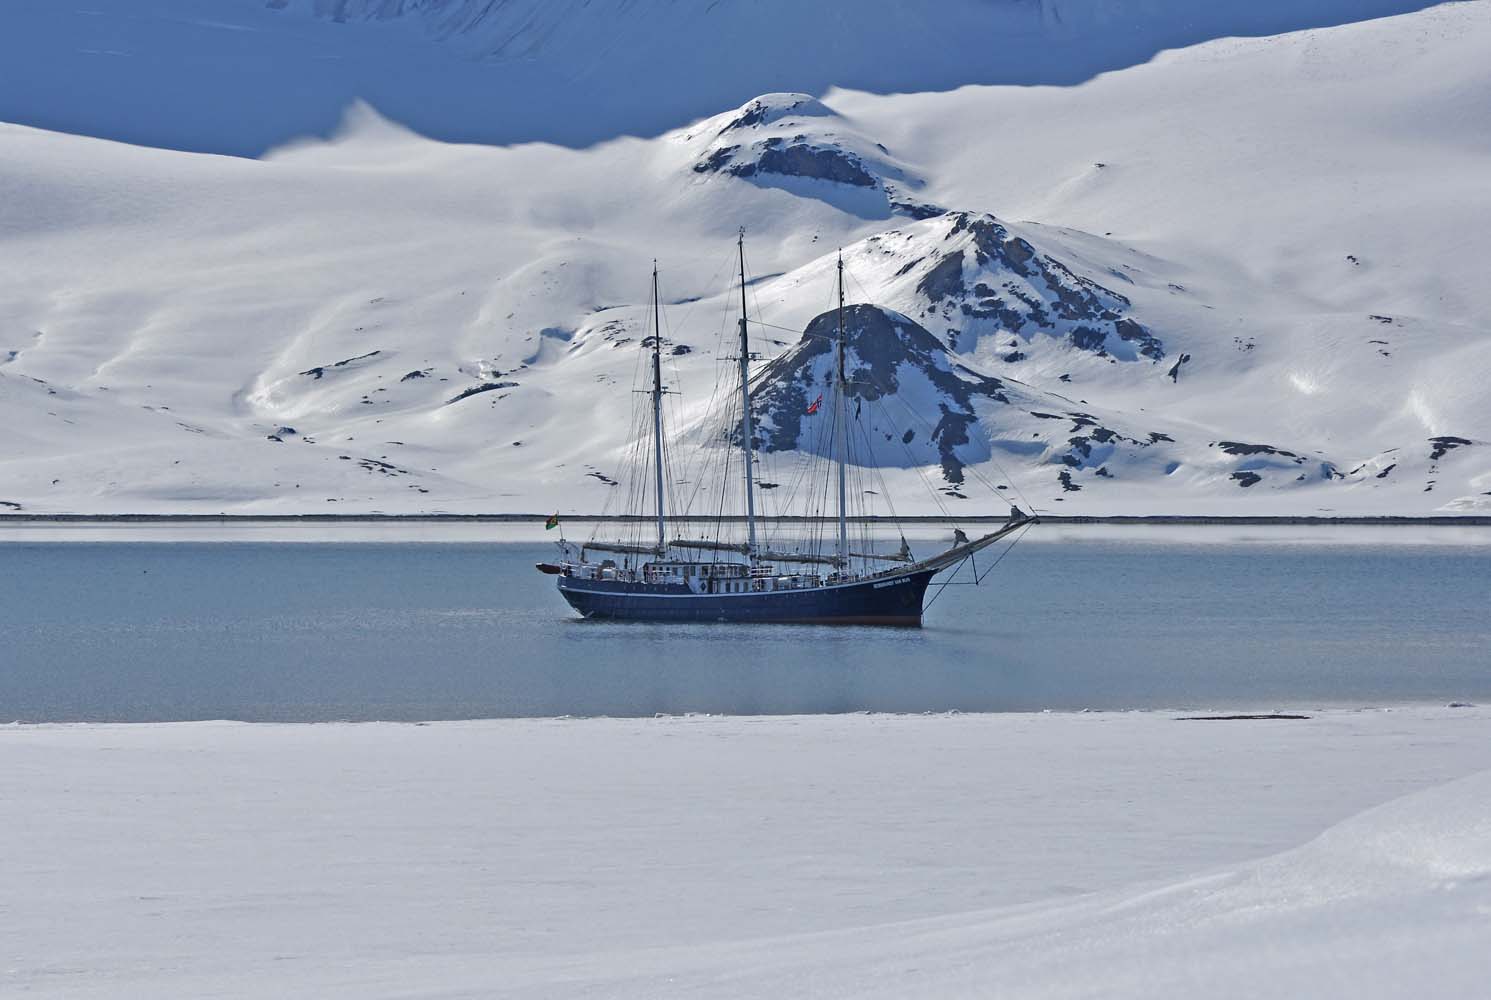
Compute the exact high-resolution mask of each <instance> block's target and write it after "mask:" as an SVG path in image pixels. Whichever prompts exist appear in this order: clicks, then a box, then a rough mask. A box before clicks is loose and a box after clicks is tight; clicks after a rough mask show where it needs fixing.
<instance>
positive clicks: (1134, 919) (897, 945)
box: [0, 707, 1491, 998]
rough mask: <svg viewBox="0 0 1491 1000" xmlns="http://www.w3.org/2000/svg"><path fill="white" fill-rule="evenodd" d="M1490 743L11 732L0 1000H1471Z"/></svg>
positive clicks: (984, 726)
mask: <svg viewBox="0 0 1491 1000" xmlns="http://www.w3.org/2000/svg"><path fill="white" fill-rule="evenodd" d="M1176 714H1180V713H1176ZM1185 714H1191V713H1185ZM1488 724H1491V712H1488V711H1487V710H1484V709H1475V708H1467V709H1439V708H1415V707H1409V708H1400V709H1394V710H1390V711H1378V710H1363V711H1356V712H1351V711H1330V712H1323V713H1315V714H1314V717H1312V718H1310V719H1306V720H1267V721H1253V722H1220V721H1179V720H1177V719H1176V717H1175V714H1170V713H1119V714H1101V713H1094V714H1078V715H992V716H864V715H856V716H828V717H784V718H667V719H649V720H608V719H592V720H520V721H504V722H469V723H442V724H433V725H393V724H364V725H349V724H324V725H301V726H281V725H243V724H237V723H196V724H176V725H136V726H113V725H109V726H10V727H3V728H0V764H3V766H0V798H3V800H4V801H5V802H6V804H7V812H8V814H9V816H10V819H9V821H8V822H7V823H5V824H4V825H3V826H0V858H4V866H5V867H4V875H5V882H6V889H7V892H6V897H5V903H4V905H3V906H0V992H5V993H15V994H23V995H27V996H56V997H63V996H65V997H69V998H76V997H104V996H146V995H148V996H155V997H161V996H181V997H186V996H203V995H208V994H211V995H217V996H307V997H309V996H315V997H378V996H399V997H436V996H438V997H444V998H450V997H491V996H535V997H536V996H607V997H611V996H638V997H644V996H645V997H655V996H685V995H687V996H699V995H704V996H795V995H812V996H843V997H849V996H854V997H859V996H895V997H905V996H929V997H930V996H937V997H948V996H993V995H1001V996H1010V995H1019V996H1033V997H1045V996H1051V997H1056V996H1060V997H1068V996H1105V997H1111V996H1146V997H1155V996H1202V995H1205V996H1256V995H1259V994H1260V992H1266V993H1268V994H1270V995H1280V996H1311V997H1337V996H1339V997H1352V998H1357V997H1373V996H1416V995H1437V996H1474V995H1478V991H1479V990H1480V989H1481V987H1482V986H1483V985H1484V983H1485V982H1486V981H1487V976H1488V975H1491V959H1488V957H1487V950H1486V949H1485V948H1484V942H1485V941H1486V940H1487V937H1488V924H1491V772H1488V769H1491V745H1488V742H1487V740H1486V739H1485V735H1486V731H1487V726H1488ZM1478 772H1480V773H1478ZM1383 803H1386V804H1383ZM1322 831H1323V832H1322ZM1301 845H1303V846H1301ZM1259 858H1263V860H1261V861H1260V860H1257V859H1259Z"/></svg>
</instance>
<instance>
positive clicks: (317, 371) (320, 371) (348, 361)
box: [300, 351, 383, 379]
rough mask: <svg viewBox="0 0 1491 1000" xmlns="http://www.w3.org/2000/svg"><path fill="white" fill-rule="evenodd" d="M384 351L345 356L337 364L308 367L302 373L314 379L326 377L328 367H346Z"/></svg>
mask: <svg viewBox="0 0 1491 1000" xmlns="http://www.w3.org/2000/svg"><path fill="white" fill-rule="evenodd" d="M382 353H383V352H382V351H369V352H368V353H366V354H359V355H358V356H357V357H355V358H344V359H342V360H341V361H338V362H336V363H335V364H330V365H319V366H317V367H315V368H307V369H306V370H305V371H303V372H301V373H300V374H301V375H309V376H310V377H311V378H313V379H319V378H322V377H324V376H325V375H326V370H327V369H328V368H346V367H348V366H349V365H355V364H357V362H359V361H367V360H368V359H369V358H376V357H377V356H378V355H380V354H382Z"/></svg>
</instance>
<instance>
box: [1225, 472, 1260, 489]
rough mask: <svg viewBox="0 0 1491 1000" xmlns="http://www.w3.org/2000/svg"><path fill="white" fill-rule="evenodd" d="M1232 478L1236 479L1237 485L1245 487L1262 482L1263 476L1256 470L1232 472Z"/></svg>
mask: <svg viewBox="0 0 1491 1000" xmlns="http://www.w3.org/2000/svg"><path fill="white" fill-rule="evenodd" d="M1232 478H1233V479H1235V480H1236V481H1237V485H1239V486H1241V487H1242V488H1243V489H1247V488H1248V487H1249V486H1253V485H1255V484H1257V483H1261V482H1263V477H1262V476H1260V475H1259V474H1258V473H1256V472H1234V473H1233V474H1232Z"/></svg>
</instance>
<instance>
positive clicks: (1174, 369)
mask: <svg viewBox="0 0 1491 1000" xmlns="http://www.w3.org/2000/svg"><path fill="white" fill-rule="evenodd" d="M1190 360H1191V356H1190V355H1189V354H1182V355H1181V356H1180V357H1178V358H1176V359H1175V364H1173V365H1171V366H1170V370H1169V371H1168V372H1166V373H1165V374H1166V375H1169V376H1170V381H1172V382H1179V381H1180V366H1181V365H1183V364H1185V363H1186V362H1187V361H1190Z"/></svg>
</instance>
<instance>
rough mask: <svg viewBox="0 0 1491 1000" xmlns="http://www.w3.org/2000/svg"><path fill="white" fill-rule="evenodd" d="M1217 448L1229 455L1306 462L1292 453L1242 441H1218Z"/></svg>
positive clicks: (1297, 462)
mask: <svg viewBox="0 0 1491 1000" xmlns="http://www.w3.org/2000/svg"><path fill="white" fill-rule="evenodd" d="M1216 446H1217V447H1218V448H1220V449H1222V450H1223V451H1224V452H1226V453H1227V454H1229V455H1278V456H1279V457H1280V458H1287V459H1291V460H1292V461H1294V462H1295V463H1296V464H1299V463H1302V462H1304V459H1303V458H1301V457H1300V456H1298V455H1296V454H1295V453H1294V452H1292V451H1284V450H1283V449H1282V448H1275V447H1274V446H1273V445H1267V444H1244V443H1243V442H1241V441H1218V442H1217V443H1216Z"/></svg>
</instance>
